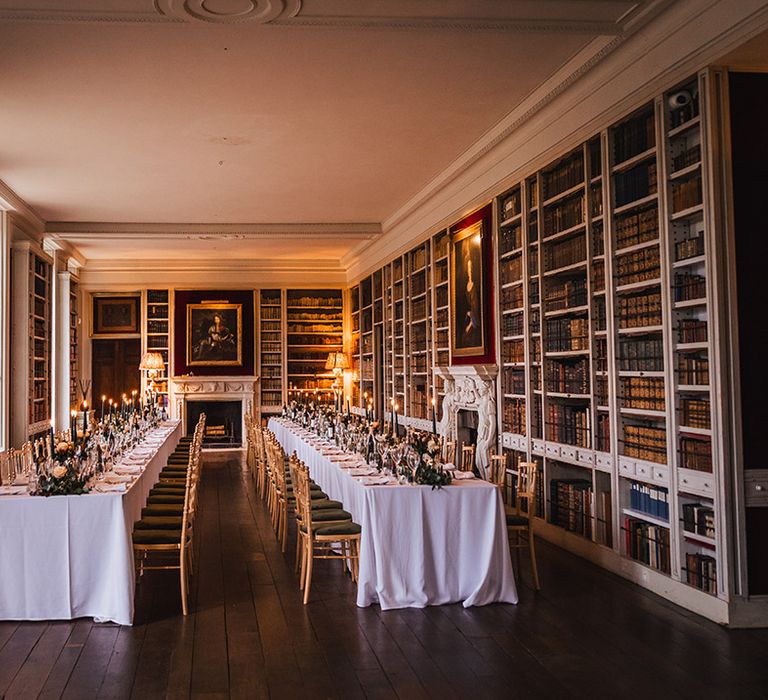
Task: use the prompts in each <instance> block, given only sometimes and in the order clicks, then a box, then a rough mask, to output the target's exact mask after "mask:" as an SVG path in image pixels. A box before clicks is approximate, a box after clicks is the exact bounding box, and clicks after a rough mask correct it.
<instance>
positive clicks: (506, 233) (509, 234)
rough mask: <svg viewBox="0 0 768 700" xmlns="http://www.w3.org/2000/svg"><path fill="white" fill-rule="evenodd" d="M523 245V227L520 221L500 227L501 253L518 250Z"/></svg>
mask: <svg viewBox="0 0 768 700" xmlns="http://www.w3.org/2000/svg"><path fill="white" fill-rule="evenodd" d="M522 245H523V227H522V225H521V224H520V222H516V223H514V224H512V225H511V226H503V227H502V228H500V229H499V255H504V254H505V253H508V252H509V251H510V250H517V249H518V248H520V247H521V246H522Z"/></svg>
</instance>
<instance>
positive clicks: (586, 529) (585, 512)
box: [549, 479, 592, 539]
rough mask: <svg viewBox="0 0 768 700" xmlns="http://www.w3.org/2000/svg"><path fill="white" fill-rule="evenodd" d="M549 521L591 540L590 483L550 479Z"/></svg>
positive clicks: (585, 480)
mask: <svg viewBox="0 0 768 700" xmlns="http://www.w3.org/2000/svg"><path fill="white" fill-rule="evenodd" d="M549 498H550V520H551V522H552V523H554V524H555V525H559V526H560V527H562V528H564V529H566V530H568V531H570V532H576V533H578V534H579V535H583V536H584V537H587V538H589V539H591V538H592V482H591V481H588V480H587V479H552V480H551V481H550V482H549Z"/></svg>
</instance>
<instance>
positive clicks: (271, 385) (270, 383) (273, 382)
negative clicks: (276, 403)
mask: <svg viewBox="0 0 768 700" xmlns="http://www.w3.org/2000/svg"><path fill="white" fill-rule="evenodd" d="M260 384H261V391H262V395H263V393H264V392H265V391H280V389H281V388H282V386H283V383H282V381H280V380H279V379H264V380H262V381H261V382H260Z"/></svg>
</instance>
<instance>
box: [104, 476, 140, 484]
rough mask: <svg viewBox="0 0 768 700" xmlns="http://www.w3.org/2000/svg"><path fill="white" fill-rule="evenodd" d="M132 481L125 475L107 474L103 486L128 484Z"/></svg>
mask: <svg viewBox="0 0 768 700" xmlns="http://www.w3.org/2000/svg"><path fill="white" fill-rule="evenodd" d="M132 481H133V478H132V477H130V476H128V475H127V474H117V473H115V474H107V475H106V476H105V477H104V483H105V484H128V483H130V482H132Z"/></svg>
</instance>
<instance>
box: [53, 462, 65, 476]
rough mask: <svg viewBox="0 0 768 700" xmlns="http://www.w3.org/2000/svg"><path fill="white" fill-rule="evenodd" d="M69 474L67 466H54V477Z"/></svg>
mask: <svg viewBox="0 0 768 700" xmlns="http://www.w3.org/2000/svg"><path fill="white" fill-rule="evenodd" d="M66 475H67V468H66V467H63V466H61V465H59V466H58V467H54V468H53V478H54V479H61V478H63V477H65V476H66Z"/></svg>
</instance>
